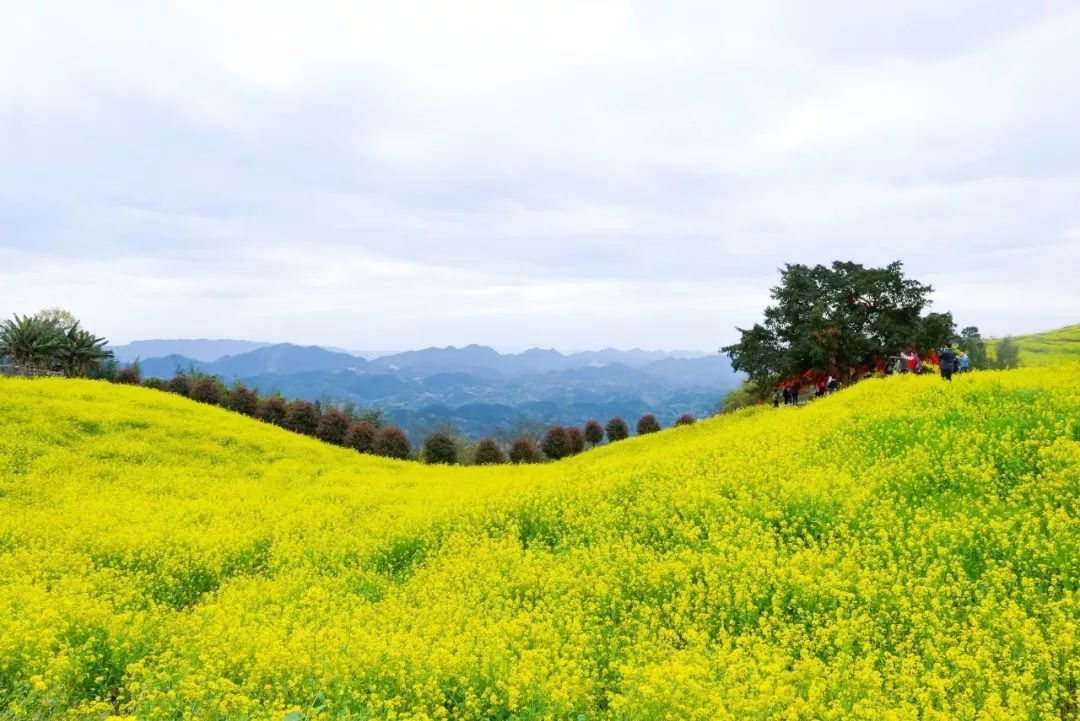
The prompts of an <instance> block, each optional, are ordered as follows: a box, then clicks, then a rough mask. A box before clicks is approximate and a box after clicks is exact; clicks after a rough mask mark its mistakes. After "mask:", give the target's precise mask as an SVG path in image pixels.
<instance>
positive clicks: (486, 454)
mask: <svg viewBox="0 0 1080 721" xmlns="http://www.w3.org/2000/svg"><path fill="white" fill-rule="evenodd" d="M473 463H475V464H476V465H478V466H492V465H497V464H500V463H506V454H505V453H503V450H502V448H500V447H499V444H498V443H496V442H495V439H494V438H484V439H482V440H481V441H480V442H479V443H477V444H476V450H475V452H474V454H473Z"/></svg>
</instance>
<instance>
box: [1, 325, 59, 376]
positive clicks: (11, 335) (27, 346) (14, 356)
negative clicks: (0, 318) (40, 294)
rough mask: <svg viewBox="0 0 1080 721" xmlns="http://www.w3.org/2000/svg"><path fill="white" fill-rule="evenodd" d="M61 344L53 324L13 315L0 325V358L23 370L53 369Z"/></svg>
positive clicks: (56, 362) (57, 330)
mask: <svg viewBox="0 0 1080 721" xmlns="http://www.w3.org/2000/svg"><path fill="white" fill-rule="evenodd" d="M64 341H65V338H64V333H63V331H61V330H60V328H59V327H57V326H56V325H55V324H53V323H50V322H48V321H47V320H44V319H42V318H39V317H37V316H27V315H24V316H20V315H18V314H15V315H14V316H13V317H12V318H11V319H10V320H5V321H4V322H3V325H0V358H3V359H7V360H8V361H9V362H10V363H13V364H14V365H17V366H23V367H25V368H37V369H41V370H54V369H55V367H56V366H57V365H59V355H60V351H61V349H62V348H63V347H64Z"/></svg>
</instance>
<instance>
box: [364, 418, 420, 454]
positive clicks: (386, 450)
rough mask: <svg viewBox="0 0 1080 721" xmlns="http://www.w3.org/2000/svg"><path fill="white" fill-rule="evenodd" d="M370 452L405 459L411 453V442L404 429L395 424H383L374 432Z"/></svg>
mask: <svg viewBox="0 0 1080 721" xmlns="http://www.w3.org/2000/svg"><path fill="white" fill-rule="evenodd" d="M371 452H372V453H374V454H375V455H377V456H386V457H387V458H398V459H401V460H405V459H407V458H408V457H409V456H411V455H412V444H411V443H409V437H408V436H406V435H405V431H403V430H401V429H400V428H398V427H397V426H385V427H383V428H380V429H379V430H378V431H377V432H376V433H375V438H374V440H373V441H372V444H371Z"/></svg>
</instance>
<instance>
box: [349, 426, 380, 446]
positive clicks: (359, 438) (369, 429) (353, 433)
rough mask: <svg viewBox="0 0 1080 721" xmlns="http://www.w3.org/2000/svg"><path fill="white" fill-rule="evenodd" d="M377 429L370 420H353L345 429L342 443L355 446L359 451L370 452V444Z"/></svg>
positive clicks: (373, 440)
mask: <svg viewBox="0 0 1080 721" xmlns="http://www.w3.org/2000/svg"><path fill="white" fill-rule="evenodd" d="M377 432H378V429H377V428H375V425H374V424H373V423H371V421H355V422H354V423H353V424H352V425H350V426H349V430H347V431H345V439H344V445H345V446H347V447H349V448H355V449H356V450H357V451H359V452H360V453H371V449H372V444H373V443H374V442H375V434H376V433H377Z"/></svg>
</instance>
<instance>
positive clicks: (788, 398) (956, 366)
mask: <svg viewBox="0 0 1080 721" xmlns="http://www.w3.org/2000/svg"><path fill="white" fill-rule="evenodd" d="M927 363H931V364H934V363H936V364H937V365H938V368H939V369H940V373H941V377H942V378H944V379H945V380H947V381H951V380H952V377H953V374H954V373H967V372H968V371H969V370H971V359H970V358H968V354H967V353H965V352H964V351H962V350H961V351H957V350H953V347H952V343H946V344H945V347H944V348H942V349H941V350H940V351H938V352H936V353H935V352H933V351H931V352H930V353H929V355H928V356H927V357H926V358H925V359H924V358H922V357H920V356H919V353H918V351H916V350H915V349H912V350H911V351H910V352H908V353H901V354H900V355H898V356H893V357H891V358H889V361H888V362H887V363H885V364H884V373H885V375H894V374H898V373H916V374H918V373H925V372H927V366H926V364H927ZM852 370H853V371H854V370H855V369H852ZM881 371H882V366H881V365H879V366H878V371H877V372H878V373H879V374H880V373H881ZM873 375H874V373H871V372H870V371H869V370H867V371H865V372H864V373H863V376H862V377H864V378H870V377H872V376H873ZM806 385H807V383H805V382H804V381H803V380H802V379H798V380H793V381H789V382H786V383H784V384H783V385H781V386H780V387H779V388H777V389H776V390H775V391H774V392H773V397H772V404H773V407H774V408H778V407H779V406H780V401H781V400H783V402H784V405H785V406H797V405H799V397H800V395H801V394H803V392H804V391H805V390H806ZM809 385H810V387H811V388H812V389H813V394H814V397H815V398H816V397H819V396H824V395H828V394H830V393H835V392H836V391H838V390H839V389H840V381H839V380H837V378H836V377H835V376H832V375H829V376H827V377H824V378H822V377H819V378H818V379H817V380H811V381H810V382H809Z"/></svg>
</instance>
